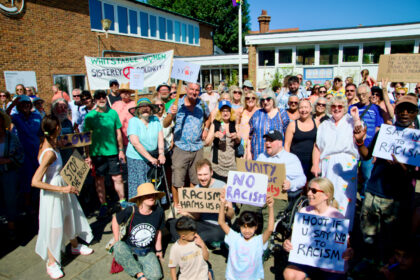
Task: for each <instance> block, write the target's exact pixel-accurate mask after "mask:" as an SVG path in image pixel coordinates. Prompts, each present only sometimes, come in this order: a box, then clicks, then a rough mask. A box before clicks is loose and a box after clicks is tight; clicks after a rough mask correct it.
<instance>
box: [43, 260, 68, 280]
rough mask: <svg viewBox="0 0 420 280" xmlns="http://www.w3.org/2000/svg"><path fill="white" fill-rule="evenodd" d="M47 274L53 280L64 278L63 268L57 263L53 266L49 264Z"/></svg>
mask: <svg viewBox="0 0 420 280" xmlns="http://www.w3.org/2000/svg"><path fill="white" fill-rule="evenodd" d="M47 273H48V275H49V276H50V277H51V278H52V279H58V278H61V277H63V276H64V273H63V271H62V270H61V267H60V266H59V265H58V264H57V263H56V262H54V263H53V264H52V265H48V262H47Z"/></svg>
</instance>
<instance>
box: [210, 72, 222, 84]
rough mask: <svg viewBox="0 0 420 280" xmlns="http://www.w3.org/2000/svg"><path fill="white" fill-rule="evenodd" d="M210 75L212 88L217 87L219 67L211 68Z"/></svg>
mask: <svg viewBox="0 0 420 280" xmlns="http://www.w3.org/2000/svg"><path fill="white" fill-rule="evenodd" d="M211 77H212V80H213V88H216V87H218V86H219V84H220V70H219V69H213V70H211Z"/></svg>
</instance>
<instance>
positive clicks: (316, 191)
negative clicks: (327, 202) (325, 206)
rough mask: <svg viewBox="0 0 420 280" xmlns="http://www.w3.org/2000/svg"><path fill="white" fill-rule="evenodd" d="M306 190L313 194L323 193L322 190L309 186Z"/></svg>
mask: <svg viewBox="0 0 420 280" xmlns="http://www.w3.org/2000/svg"><path fill="white" fill-rule="evenodd" d="M308 192H311V193H313V194H316V193H319V192H320V193H323V192H324V191H322V190H318V189H315V188H309V189H308Z"/></svg>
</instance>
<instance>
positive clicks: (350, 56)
mask: <svg viewBox="0 0 420 280" xmlns="http://www.w3.org/2000/svg"><path fill="white" fill-rule="evenodd" d="M358 61H359V47H358V46H346V47H343V62H358Z"/></svg>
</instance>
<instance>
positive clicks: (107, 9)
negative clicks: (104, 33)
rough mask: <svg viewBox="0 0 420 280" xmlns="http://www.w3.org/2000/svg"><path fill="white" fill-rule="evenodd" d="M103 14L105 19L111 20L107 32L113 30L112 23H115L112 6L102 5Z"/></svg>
mask: <svg viewBox="0 0 420 280" xmlns="http://www.w3.org/2000/svg"><path fill="white" fill-rule="evenodd" d="M104 13H105V18H107V19H110V20H111V27H110V28H109V30H115V29H114V23H115V19H114V6H112V5H109V4H106V3H104ZM101 29H102V27H101Z"/></svg>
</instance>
